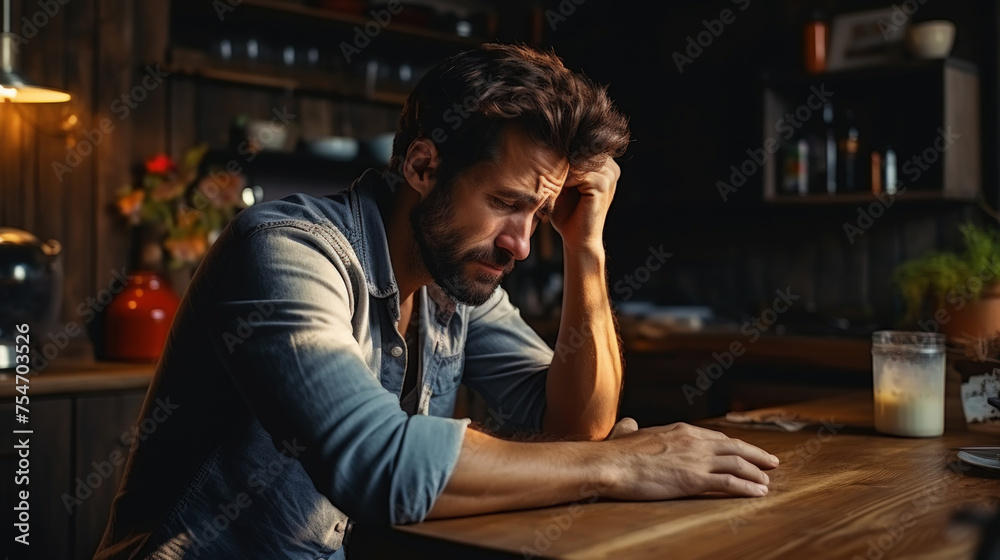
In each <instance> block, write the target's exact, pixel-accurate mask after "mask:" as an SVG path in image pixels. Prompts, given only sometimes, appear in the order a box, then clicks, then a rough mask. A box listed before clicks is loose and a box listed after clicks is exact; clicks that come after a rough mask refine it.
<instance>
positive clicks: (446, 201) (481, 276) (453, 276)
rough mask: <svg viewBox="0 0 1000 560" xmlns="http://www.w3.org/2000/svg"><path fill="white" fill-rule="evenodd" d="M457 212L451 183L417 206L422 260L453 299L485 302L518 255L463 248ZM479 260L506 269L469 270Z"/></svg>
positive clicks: (412, 218)
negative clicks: (499, 270)
mask: <svg viewBox="0 0 1000 560" xmlns="http://www.w3.org/2000/svg"><path fill="white" fill-rule="evenodd" d="M442 187H445V188H442ZM454 215H455V212H454V208H452V205H451V185H442V184H440V183H439V184H438V185H437V187H435V188H434V189H433V190H432V191H431V193H430V195H428V197H427V198H426V199H425V200H423V201H422V202H420V203H418V204H417V207H416V208H414V209H413V212H412V213H411V214H410V224H411V226H412V227H413V239H414V240H415V241H416V246H417V250H418V251H419V253H420V254H419V257H420V262H422V263H423V265H424V267H425V268H426V269H427V272H428V273H429V274H430V275H431V278H433V279H434V282H436V283H437V285H438V286H440V287H441V289H442V290H444V292H445V293H446V294H448V295H449V296H450V297H451V298H452V299H454V300H455V301H457V302H459V303H463V304H465V305H472V306H475V305H482V304H483V303H486V301H487V300H489V299H490V296H491V295H493V292H495V291H496V289H497V287H498V286H499V285H500V282H501V280H503V278H504V276H506V275H507V274H509V273H510V271H511V270H513V268H514V259H513V258H512V257H511V256H510V254H508V253H506V252H505V251H503V250H502V249H499V248H497V247H481V248H473V249H468V250H463V249H461V248H460V247H459V246H458V242H459V240H461V239H462V232H461V231H459V230H458V229H457V228H455V227H454V226H453V225H452V224H454ZM477 261H478V262H482V263H485V264H488V265H489V266H493V267H496V268H498V269H502V270H503V272H502V273H501V274H493V273H490V272H487V271H486V270H484V269H481V268H479V267H477V268H476V271H475V272H471V273H470V272H468V270H467V268H468V266H469V265H470V264H474V263H476V262H477Z"/></svg>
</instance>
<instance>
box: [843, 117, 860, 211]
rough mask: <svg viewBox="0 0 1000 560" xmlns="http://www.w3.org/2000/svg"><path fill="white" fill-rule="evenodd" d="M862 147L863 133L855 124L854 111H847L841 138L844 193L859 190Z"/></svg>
mask: <svg viewBox="0 0 1000 560" xmlns="http://www.w3.org/2000/svg"><path fill="white" fill-rule="evenodd" d="M860 146H861V133H860V131H859V130H858V125H857V122H855V116H854V110H853V109H847V110H846V111H845V112H844V131H843V133H842V135H841V138H840V157H839V158H838V160H839V161H841V162H842V163H841V165H840V169H841V173H840V177H841V179H842V181H841V185H843V188H842V189H841V190H842V191H844V192H854V191H857V190H858V188H859V181H858V171H859V170H858V152H859V151H860Z"/></svg>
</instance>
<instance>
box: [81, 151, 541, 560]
mask: <svg viewBox="0 0 1000 560" xmlns="http://www.w3.org/2000/svg"><path fill="white" fill-rule="evenodd" d="M389 191H390V189H389V187H388V185H386V183H385V181H384V180H383V179H382V178H381V177H380V176H379V174H378V173H376V172H375V171H372V170H369V171H367V172H366V173H365V174H364V175H362V176H361V177H360V178H359V179H358V180H357V181H356V182H355V183H354V185H352V186H351V188H350V189H348V190H347V191H345V192H343V193H340V194H338V195H331V196H327V197H323V198H316V197H310V196H305V195H293V196H290V197H287V198H285V199H282V200H279V201H273V202H267V203H262V204H259V205H256V206H252V207H250V208H248V209H247V210H244V211H243V212H241V213H240V214H239V215H238V216H237V217H236V218H235V219H234V220H233V221H232V222H231V223H230V224H229V226H228V227H227V228H226V229H225V230H224V231H223V233H222V235H221V236H220V237H219V239H218V240H217V241H216V242H215V243H214V244H213V246H212V248H211V250H210V251H209V254H208V255H206V258H205V260H204V262H203V263H202V265H201V266H200V267H199V268H198V271H197V273H196V274H195V276H194V278H193V279H192V282H191V285H190V286H189V288H188V291H187V292H186V293H185V296H184V299H183V301H182V302H181V307H180V309H179V310H178V312H177V315H176V317H175V319H174V323H173V325H172V327H171V330H170V334H169V336H168V339H167V342H166V345H165V348H164V352H163V355H162V357H161V358H160V361H159V364H158V365H157V368H156V373H155V375H154V377H153V380H152V383H151V384H150V387H149V390H148V392H147V395H146V399H145V402H144V405H143V408H142V412H141V414H140V418H139V419H138V424H137V426H138V428H137V430H138V432H137V434H138V437H137V438H136V439H135V440H134V442H133V443H132V447H131V449H130V453H129V459H128V462H127V463H126V472H125V476H124V479H123V480H122V483H121V486H120V488H119V491H118V495H117V496H116V498H115V501H114V505H113V508H112V513H111V519H110V521H109V523H108V526H107V529H106V530H105V534H104V537H103V539H102V542H101V545H100V546H99V548H98V552H97V555H96V556H95V558H97V559H99V560H106V559H124V558H156V559H176V558H211V559H214V558H261V559H264V558H266V559H278V558H282V559H284V558H295V559H299V558H301V559H309V560H313V559H316V558H342V557H343V554H344V549H343V548H342V544H343V542H344V535H345V533H347V530H348V527H349V523H354V522H357V523H371V524H382V525H385V524H401V523H411V522H417V521H421V520H423V519H424V518H425V517H426V515H427V513H428V512H429V511H430V510H431V508H432V507H433V505H434V502H435V500H436V499H437V496H438V495H439V494H440V493H441V491H442V490H443V489H444V486H445V484H446V483H447V481H448V478H449V476H450V475H451V472H452V469H453V468H454V466H455V463H456V461H457V459H458V454H459V450H460V449H461V445H462V439H463V437H464V434H465V430H466V427H467V425H468V423H469V420H468V419H453V418H451V417H450V416H451V415H452V413H453V409H454V405H455V397H456V392H457V389H458V385H459V383H460V382H464V383H465V384H466V385H467V386H469V387H470V388H472V389H474V390H475V391H477V392H478V393H479V394H480V395H482V396H483V398H484V399H485V400H486V401H487V403H488V404H489V406H490V408H491V411H490V415H491V417H492V419H493V422H494V423H493V425H492V426H491V427H492V428H494V429H500V430H501V431H503V430H507V431H522V430H528V431H532V430H533V431H537V430H539V429H540V427H541V420H542V415H543V413H544V410H545V379H546V375H547V373H548V368H549V364H550V363H551V361H552V355H553V352H552V349H551V348H549V347H548V346H547V345H546V344H545V343H544V342H543V341H542V340H541V338H540V337H539V336H538V335H537V334H536V333H535V332H534V331H533V330H532V329H531V328H530V327H529V326H528V325H527V324H526V323H525V322H524V321H523V319H522V318H521V316H520V313H519V312H518V310H517V308H516V307H514V306H513V305H512V304H511V303H510V301H509V299H508V297H507V294H506V293H505V292H504V291H503V289H499V288H498V289H497V290H496V292H494V294H493V295H492V297H491V298H490V299H489V300H488V301H487V302H486V303H484V304H483V305H480V306H476V307H472V306H466V305H462V304H458V303H456V302H454V301H453V300H452V299H450V298H449V297H448V296H447V295H446V294H445V293H444V292H443V291H442V290H441V289H440V288H438V287H437V286H436V285H429V286H425V287H423V288H421V289H420V291H419V297H420V313H419V318H417V320H418V321H419V323H418V327H419V338H418V339H419V340H420V343H421V344H422V347H421V352H419V355H420V356H421V357H422V360H423V362H422V367H423V379H422V384H421V386H420V387H419V389H420V393H419V400H418V410H417V414H415V415H413V416H409V415H407V414H406V413H405V412H403V410H402V408H401V407H400V402H399V399H400V391H401V389H402V386H403V375H404V372H405V370H406V360H407V357H408V356H409V355H410V354H411V353H412V350H410V349H407V348H406V344H405V342H404V340H403V337H402V336H401V335H400V334H399V332H398V330H397V323H398V320H399V292H398V287H397V284H396V279H395V275H394V274H393V271H392V266H391V263H390V260H389V252H388V243H387V240H386V233H385V226H384V224H383V220H382V213H381V211H380V208H385V204H386V201H387V200H388V197H389V196H391V194H390V192H389ZM414 355H418V354H417V353H414Z"/></svg>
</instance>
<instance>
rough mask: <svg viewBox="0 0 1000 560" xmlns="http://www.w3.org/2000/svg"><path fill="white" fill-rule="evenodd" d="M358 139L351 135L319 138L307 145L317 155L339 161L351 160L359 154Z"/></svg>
mask: <svg viewBox="0 0 1000 560" xmlns="http://www.w3.org/2000/svg"><path fill="white" fill-rule="evenodd" d="M358 147H359V146H358V140H357V138H351V137H349V136H328V137H325V138H317V139H315V140H313V141H312V142H309V143H308V144H307V145H306V148H307V150H308V151H309V152H310V153H312V154H315V155H318V156H322V157H325V158H328V159H332V160H337V161H351V160H353V159H354V158H355V157H357V155H358Z"/></svg>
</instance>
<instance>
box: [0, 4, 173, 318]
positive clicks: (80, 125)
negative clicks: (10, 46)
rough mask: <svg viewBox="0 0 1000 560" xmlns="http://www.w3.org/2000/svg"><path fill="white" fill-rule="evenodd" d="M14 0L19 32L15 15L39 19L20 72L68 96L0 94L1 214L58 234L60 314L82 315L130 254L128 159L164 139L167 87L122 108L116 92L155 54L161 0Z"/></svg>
mask: <svg viewBox="0 0 1000 560" xmlns="http://www.w3.org/2000/svg"><path fill="white" fill-rule="evenodd" d="M12 9H13V14H12V15H13V18H12V19H13V25H12V31H13V32H15V33H25V36H27V35H28V34H30V33H31V29H30V28H26V27H24V26H23V21H22V18H28V19H29V20H35V21H44V22H46V23H45V24H44V25H42V26H39V27H38V31H37V36H34V37H32V38H30V39H29V42H28V43H27V44H26V45H24V46H22V47H21V49H20V53H19V68H20V69H21V74H22V75H24V76H25V77H26V78H28V79H29V80H31V81H34V82H36V83H38V84H40V85H46V86H49V87H54V88H59V89H62V90H66V91H69V92H70V93H71V94H72V96H73V98H72V100H71V101H70V102H69V103H65V104H54V105H14V104H10V103H6V104H0V223H2V224H3V225H5V226H11V227H17V228H22V229H26V230H28V231H31V232H32V233H34V234H36V235H37V236H39V237H40V238H42V239H50V238H51V239H56V240H58V241H59V242H60V243H61V244H62V246H63V252H62V258H63V261H62V264H63V268H64V271H65V283H64V288H63V294H62V297H63V313H62V315H63V321H71V320H72V321H76V322H77V323H78V324H80V323H82V318H83V316H82V315H80V314H78V313H77V307H78V306H79V305H80V304H81V303H84V302H85V301H86V298H87V297H93V296H95V295H96V294H97V292H98V290H100V289H101V288H102V287H105V286H107V285H108V283H109V282H110V280H111V279H112V277H113V273H114V271H116V270H121V269H122V267H123V266H125V265H126V262H125V259H126V255H127V247H128V235H127V231H126V230H125V228H124V227H123V226H122V224H121V222H120V221H119V220H118V219H117V216H116V215H115V214H114V213H113V207H112V204H113V201H114V196H115V192H116V191H117V190H118V189H119V188H120V187H121V186H123V185H126V184H128V183H129V182H130V181H131V176H130V171H129V168H130V165H131V163H132V162H134V161H136V160H137V159H138V158H141V157H144V156H146V155H147V154H151V153H155V152H158V151H162V150H163V149H164V147H165V140H166V136H165V133H164V132H165V130H166V112H165V107H166V105H167V103H166V99H167V97H166V88H163V87H160V88H157V89H154V90H152V91H151V92H150V93H149V95H148V97H147V98H146V99H145V100H144V101H143V102H142V103H141V104H140V105H139V106H138V107H137V108H136V109H134V110H131V111H130V114H129V116H128V118H125V119H121V118H119V116H120V115H121V113H120V112H118V113H115V112H113V106H112V103H114V102H115V100H116V99H118V98H119V97H120V96H121V95H123V94H126V93H128V92H129V91H130V90H131V89H132V88H133V87H134V86H135V85H137V84H139V83H141V78H142V75H141V74H140V73H139V72H138V70H137V69H138V68H140V67H142V66H144V65H145V64H146V63H153V64H155V63H156V61H157V60H160V59H161V57H162V55H163V52H164V48H165V45H166V40H167V35H166V33H167V30H166V28H165V27H164V26H163V25H162V22H165V21H166V14H167V4H166V3H162V2H121V1H114V0H73V1H72V2H68V3H66V4H65V5H64V6H60V9H59V12H58V13H57V14H55V15H54V16H51V17H48V15H47V14H44V12H42V10H41V8H40V7H39V4H38V3H37V2H31V1H27V0H25V1H20V0H17V1H15V2H13V6H12ZM39 13H42V14H43V15H45V16H46V17H44V18H43V17H42V16H41V15H38V14H39ZM102 121H103V122H104V126H103V128H104V130H105V131H110V132H102V131H101V128H102V124H101V123H102ZM112 127H113V128H112ZM76 156H79V157H78V158H77V157H76ZM54 164H55V165H57V166H58V165H64V166H66V167H65V168H60V169H56V168H55V167H54ZM67 169H69V171H67ZM61 326H62V325H61V324H60V325H57V326H54V327H53V329H59V328H61Z"/></svg>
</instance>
